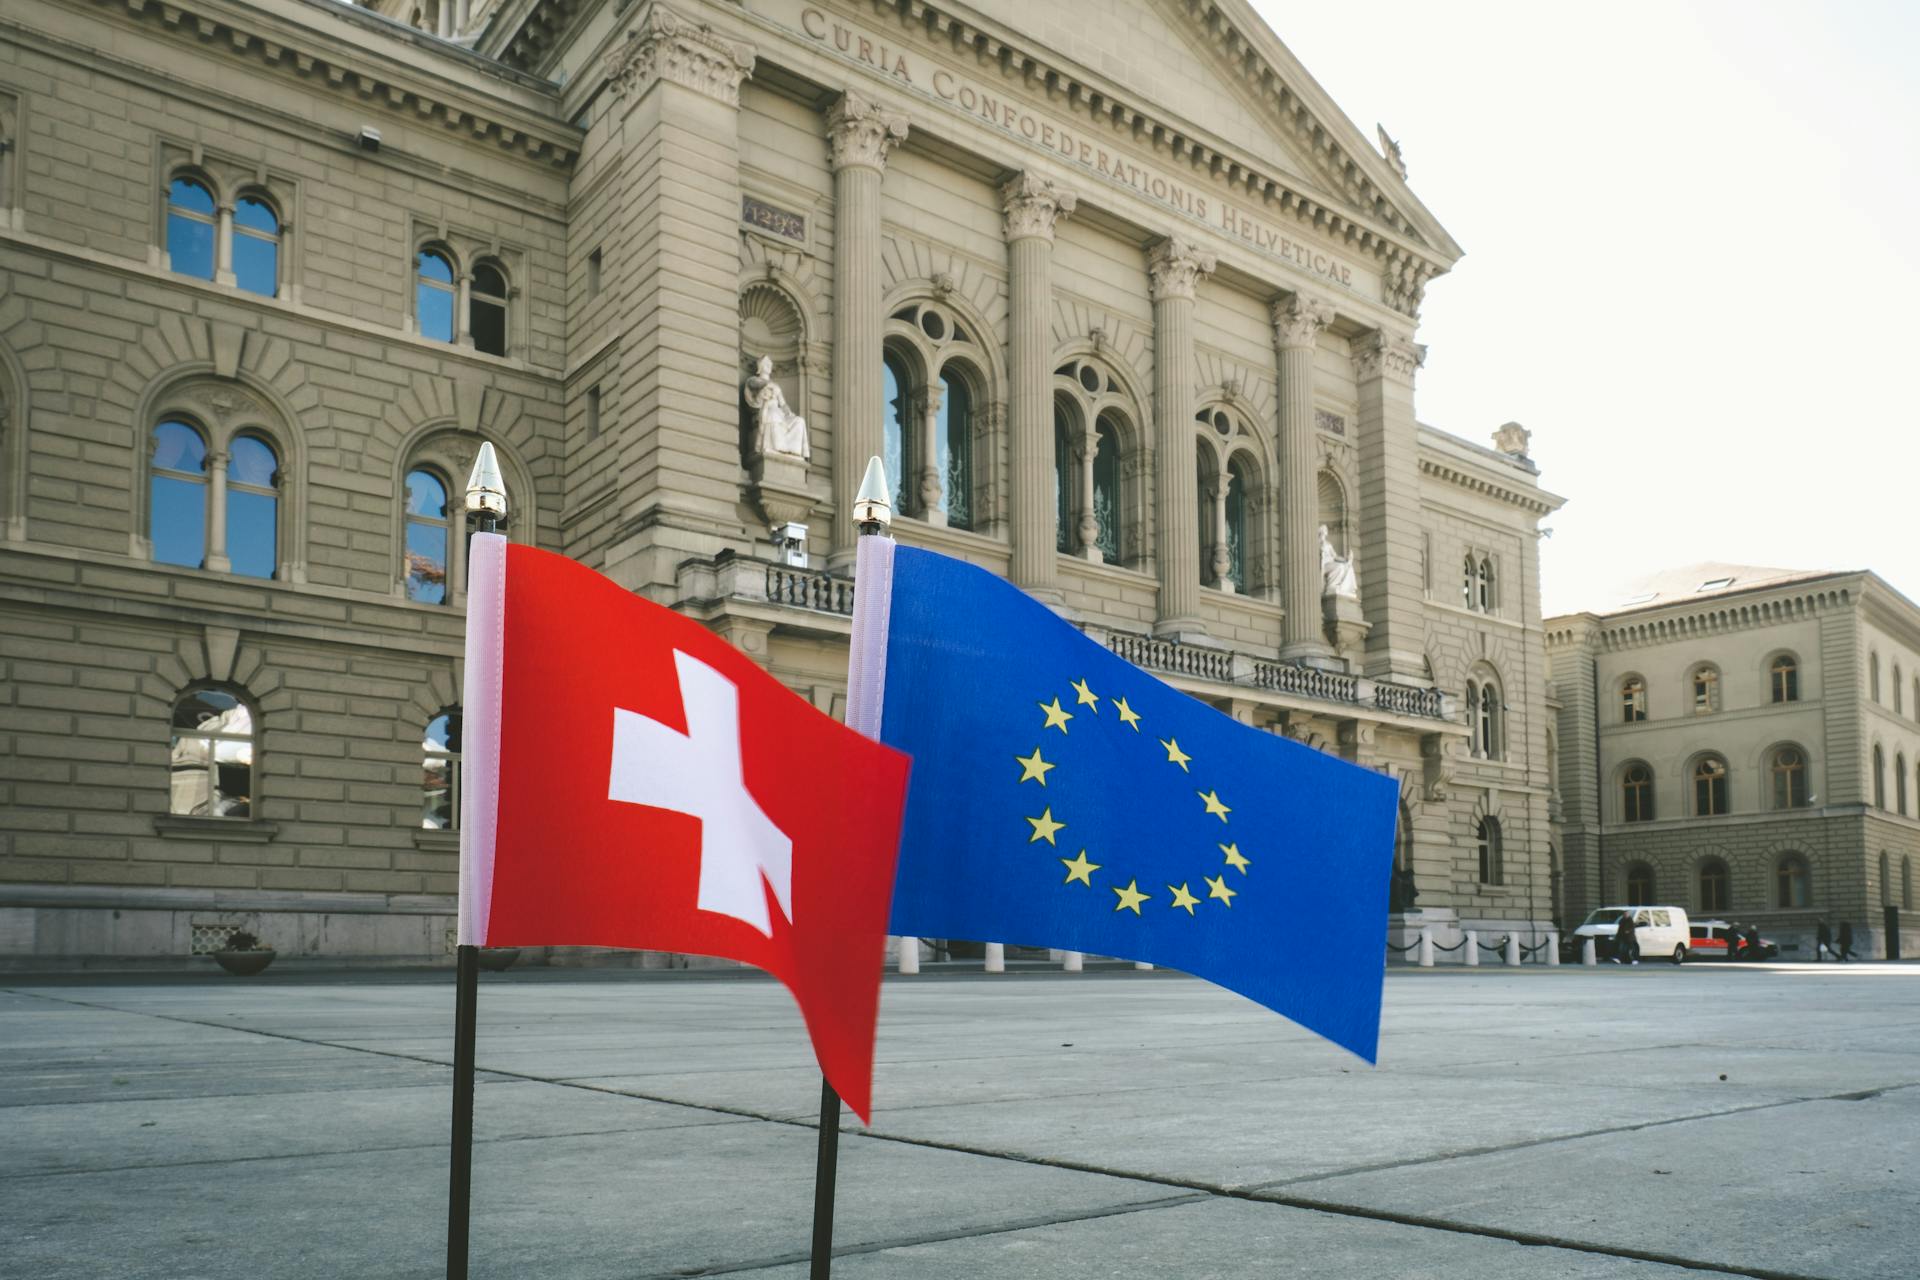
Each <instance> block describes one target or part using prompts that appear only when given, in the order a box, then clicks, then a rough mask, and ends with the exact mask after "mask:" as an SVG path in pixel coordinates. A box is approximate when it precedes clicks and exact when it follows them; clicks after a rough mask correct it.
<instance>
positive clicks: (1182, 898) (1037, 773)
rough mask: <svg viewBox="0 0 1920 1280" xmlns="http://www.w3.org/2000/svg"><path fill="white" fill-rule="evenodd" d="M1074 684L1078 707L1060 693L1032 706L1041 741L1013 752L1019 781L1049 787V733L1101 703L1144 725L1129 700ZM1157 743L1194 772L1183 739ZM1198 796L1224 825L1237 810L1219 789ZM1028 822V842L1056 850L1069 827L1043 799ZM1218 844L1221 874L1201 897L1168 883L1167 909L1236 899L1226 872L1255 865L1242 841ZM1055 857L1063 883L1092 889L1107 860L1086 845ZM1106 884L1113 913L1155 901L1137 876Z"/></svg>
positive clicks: (1064, 729)
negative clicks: (1090, 853) (1092, 856)
mask: <svg viewBox="0 0 1920 1280" xmlns="http://www.w3.org/2000/svg"><path fill="white" fill-rule="evenodd" d="M1072 687H1073V694H1074V699H1073V707H1074V710H1072V711H1069V710H1067V708H1066V707H1064V706H1062V705H1061V702H1060V699H1059V698H1058V697H1055V698H1053V699H1051V700H1049V701H1047V702H1037V703H1035V704H1034V705H1035V706H1037V707H1039V709H1040V714H1041V716H1042V717H1043V719H1042V721H1041V725H1040V736H1041V741H1040V742H1039V743H1037V744H1036V745H1035V746H1034V748H1033V750H1032V752H1031V753H1029V754H1027V755H1024V756H1022V755H1016V756H1014V758H1013V759H1014V763H1016V764H1018V765H1019V766H1020V779H1019V785H1024V784H1026V783H1029V782H1034V783H1038V784H1039V785H1040V787H1041V788H1042V790H1044V789H1045V788H1046V785H1047V774H1048V773H1049V772H1051V771H1052V770H1053V769H1055V768H1057V767H1058V766H1057V765H1055V764H1054V763H1053V762H1052V761H1050V760H1048V759H1047V758H1046V734H1047V732H1048V731H1049V730H1053V729H1058V730H1059V731H1060V733H1061V734H1062V735H1063V736H1064V735H1067V734H1069V733H1070V732H1071V730H1070V729H1069V728H1068V726H1069V725H1070V724H1071V722H1072V721H1073V720H1074V719H1076V718H1077V717H1078V716H1080V715H1088V716H1095V717H1097V716H1098V715H1099V714H1100V704H1101V703H1102V702H1105V703H1107V704H1108V706H1109V707H1110V708H1111V709H1112V710H1113V713H1114V716H1115V717H1116V718H1117V719H1118V722H1119V723H1120V724H1121V725H1122V726H1124V727H1126V728H1128V729H1131V730H1133V731H1134V732H1135V733H1139V732H1140V731H1141V729H1140V726H1141V724H1142V723H1143V722H1144V719H1145V718H1144V717H1143V716H1141V714H1140V713H1139V712H1137V711H1135V710H1134V709H1133V708H1132V707H1130V706H1128V705H1127V700H1126V699H1125V698H1103V697H1102V696H1101V695H1099V694H1096V693H1095V692H1094V691H1093V690H1092V689H1091V688H1089V687H1088V683H1087V681H1086V680H1075V681H1073V682H1072ZM1155 741H1156V742H1158V743H1159V744H1160V746H1161V748H1162V749H1163V750H1164V751H1165V752H1166V753H1167V760H1166V763H1167V764H1169V765H1171V766H1175V767H1177V768H1178V769H1179V770H1180V772H1182V773H1185V774H1189V775H1190V774H1191V773H1192V772H1193V770H1192V768H1191V766H1192V764H1193V762H1194V761H1193V757H1192V756H1190V755H1188V754H1187V753H1186V752H1185V751H1182V750H1181V749H1180V742H1179V739H1177V738H1173V737H1166V738H1155ZM1194 795H1195V797H1196V798H1198V799H1199V801H1200V803H1201V805H1202V806H1203V807H1204V812H1205V813H1207V814H1208V815H1210V816H1212V817H1215V818H1218V819H1220V821H1221V824H1222V825H1223V826H1224V825H1228V824H1229V818H1228V815H1229V814H1231V813H1232V812H1233V807H1232V806H1231V805H1229V804H1228V803H1227V802H1226V801H1224V800H1222V799H1221V798H1220V793H1219V792H1218V791H1211V790H1209V791H1200V790H1197V789H1196V790H1195V791H1194ZM1026 822H1027V823H1028V825H1029V826H1030V827H1031V831H1030V832H1029V834H1028V836H1027V843H1028V844H1039V843H1040V842H1041V841H1043V840H1044V841H1045V842H1046V843H1047V844H1049V845H1051V846H1053V848H1054V849H1055V850H1056V851H1057V850H1059V849H1060V848H1061V844H1060V840H1059V836H1060V833H1061V832H1062V831H1065V830H1066V829H1067V824H1066V823H1065V822H1062V821H1061V820H1059V819H1058V818H1055V817H1054V816H1053V806H1052V805H1050V804H1044V803H1043V805H1042V808H1041V811H1040V813H1039V814H1038V815H1037V816H1035V817H1030V818H1027V819H1026ZM1068 847H1071V846H1068ZM1218 848H1219V850H1220V854H1221V857H1222V858H1223V859H1224V863H1223V865H1222V866H1221V869H1220V874H1219V875H1217V876H1209V875H1202V876H1201V877H1200V878H1201V880H1202V882H1203V883H1205V885H1206V886H1207V893H1206V897H1205V898H1204V899H1202V898H1200V897H1196V896H1195V895H1194V893H1193V890H1192V888H1191V885H1192V882H1191V881H1186V882H1183V883H1181V884H1169V885H1168V886H1167V894H1168V898H1167V901H1166V909H1167V910H1169V911H1184V912H1186V913H1187V915H1188V916H1190V917H1191V916H1193V915H1194V914H1195V910H1194V909H1195V908H1196V907H1201V906H1205V905H1206V904H1207V903H1210V902H1218V903H1220V905H1222V906H1224V907H1229V908H1231V907H1232V906H1233V900H1234V898H1235V897H1237V896H1238V895H1239V892H1240V891H1239V890H1238V889H1235V888H1232V887H1231V886H1230V885H1228V883H1227V873H1228V872H1229V871H1232V872H1236V873H1238V875H1239V876H1241V877H1244V876H1245V875H1246V874H1247V868H1248V867H1249V866H1251V865H1252V860H1251V859H1250V858H1248V857H1247V856H1246V855H1245V854H1243V853H1241V852H1240V844H1239V842H1238V841H1232V842H1229V843H1222V844H1219V845H1218ZM1055 856H1056V858H1057V860H1058V861H1059V863H1060V865H1062V866H1063V867H1065V868H1066V869H1067V877H1066V879H1065V880H1063V881H1062V882H1061V883H1062V884H1069V885H1071V884H1079V885H1084V886H1086V887H1087V888H1088V889H1093V888H1095V887H1096V886H1095V885H1094V882H1093V876H1094V873H1095V872H1096V871H1100V870H1102V869H1103V867H1104V864H1102V863H1098V862H1094V861H1093V860H1092V859H1090V858H1088V857H1087V851H1086V850H1085V849H1081V850H1080V851H1079V852H1078V853H1077V854H1075V855H1074V856H1073V857H1071V858H1062V857H1058V854H1057V852H1056V855H1055ZM1117 878H1118V877H1115V879H1117ZM1106 888H1107V889H1108V890H1109V891H1110V892H1111V893H1112V894H1113V895H1114V897H1115V899H1116V901H1115V902H1114V905H1113V909H1114V911H1115V912H1121V911H1131V912H1132V913H1133V914H1134V915H1135V916H1141V915H1143V914H1144V913H1143V912H1142V910H1141V908H1142V907H1144V906H1147V905H1148V904H1152V903H1155V902H1156V901H1157V900H1156V899H1155V897H1154V895H1153V893H1152V892H1151V891H1149V890H1143V889H1142V888H1141V887H1140V881H1139V880H1138V879H1137V878H1134V879H1129V880H1128V881H1127V883H1126V885H1125V886H1124V887H1122V886H1121V885H1119V884H1109V885H1107V886H1106Z"/></svg>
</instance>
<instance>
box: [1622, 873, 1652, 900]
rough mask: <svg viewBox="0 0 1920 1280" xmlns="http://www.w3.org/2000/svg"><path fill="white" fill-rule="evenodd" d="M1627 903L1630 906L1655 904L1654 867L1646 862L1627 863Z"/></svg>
mask: <svg viewBox="0 0 1920 1280" xmlns="http://www.w3.org/2000/svg"><path fill="white" fill-rule="evenodd" d="M1627 905H1628V906H1630V907H1650V906H1652V905H1653V868H1652V867H1650V866H1648V865H1647V864H1646V863H1644V862H1631V863H1628V864H1627Z"/></svg>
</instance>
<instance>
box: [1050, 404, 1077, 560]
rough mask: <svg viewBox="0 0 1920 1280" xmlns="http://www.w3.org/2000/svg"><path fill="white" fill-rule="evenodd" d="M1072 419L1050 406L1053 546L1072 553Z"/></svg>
mask: <svg viewBox="0 0 1920 1280" xmlns="http://www.w3.org/2000/svg"><path fill="white" fill-rule="evenodd" d="M1073 436H1074V429H1073V417H1072V415H1071V414H1069V413H1068V412H1067V410H1066V408H1065V406H1063V405H1060V404H1057V403H1056V404H1055V405H1054V407H1053V546H1054V550H1056V551H1059V552H1061V553H1062V554H1067V553H1070V552H1072V550H1073V525H1074V520H1073V508H1074V494H1073Z"/></svg>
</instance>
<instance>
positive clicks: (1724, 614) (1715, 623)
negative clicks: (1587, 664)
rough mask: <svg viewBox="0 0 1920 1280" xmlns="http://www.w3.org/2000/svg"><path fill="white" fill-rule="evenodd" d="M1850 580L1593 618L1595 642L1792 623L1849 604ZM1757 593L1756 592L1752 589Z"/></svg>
mask: <svg viewBox="0 0 1920 1280" xmlns="http://www.w3.org/2000/svg"><path fill="white" fill-rule="evenodd" d="M1849 586H1850V584H1834V585H1830V586H1826V587H1820V588H1815V589H1812V590H1793V589H1791V588H1787V589H1784V590H1783V591H1782V593H1781V594H1779V595H1776V596H1773V597H1771V598H1769V599H1749V600H1739V599H1727V600H1723V601H1722V602H1720V603H1718V604H1715V605H1709V606H1701V607H1698V608H1693V609H1688V610H1686V611H1685V612H1683V613H1674V614H1668V615H1666V616H1664V617H1645V618H1642V617H1635V618H1633V619H1631V620H1622V621H1619V622H1612V621H1608V620H1607V619H1606V618H1604V617H1602V618H1600V619H1599V620H1598V622H1597V625H1596V630H1597V632H1598V636H1597V639H1598V642H1599V645H1600V647H1601V648H1602V649H1604V650H1606V651H1607V652H1610V653H1612V652H1618V651H1620V650H1623V649H1638V648H1644V647H1646V646H1648V645H1656V644H1667V643H1670V642H1672V641H1677V640H1697V639H1699V638H1701V637H1703V636H1712V635H1725V634H1727V633H1730V632H1735V631H1750V630H1754V629H1757V628H1761V627H1775V626H1779V625H1780V624H1782V623H1786V622H1795V621H1799V620H1801V619H1805V618H1811V617H1816V616H1818V615H1820V614H1824V613H1831V612H1833V611H1834V610H1835V609H1846V608H1850V607H1851V606H1852V605H1853V604H1854V597H1853V592H1852V591H1851V590H1850V589H1849ZM1755 594H1756V595H1757V594H1759V592H1756V593H1755Z"/></svg>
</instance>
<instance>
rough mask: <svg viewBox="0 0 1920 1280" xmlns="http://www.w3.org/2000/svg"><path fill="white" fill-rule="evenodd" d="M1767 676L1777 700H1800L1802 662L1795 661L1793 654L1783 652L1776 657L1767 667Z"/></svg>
mask: <svg viewBox="0 0 1920 1280" xmlns="http://www.w3.org/2000/svg"><path fill="white" fill-rule="evenodd" d="M1767 677H1768V680H1769V683H1770V684H1771V686H1772V690H1773V700H1774V701H1775V702H1798V701H1800V664H1799V663H1798V662H1795V661H1794V659H1793V655H1791V654H1786V653H1783V654H1781V655H1780V656H1779V657H1777V658H1775V659H1774V660H1773V665H1772V666H1771V667H1769V668H1768V669H1767Z"/></svg>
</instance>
